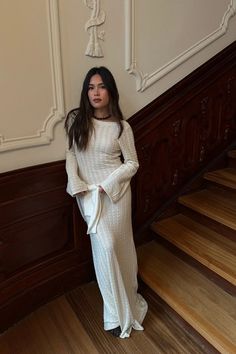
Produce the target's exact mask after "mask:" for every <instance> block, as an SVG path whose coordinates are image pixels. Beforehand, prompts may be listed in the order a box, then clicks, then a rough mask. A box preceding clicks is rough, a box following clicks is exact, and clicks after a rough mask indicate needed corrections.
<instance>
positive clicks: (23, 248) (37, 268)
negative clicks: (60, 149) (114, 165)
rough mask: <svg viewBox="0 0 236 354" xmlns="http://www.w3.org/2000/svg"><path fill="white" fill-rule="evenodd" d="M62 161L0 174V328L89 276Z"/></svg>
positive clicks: (87, 249)
mask: <svg viewBox="0 0 236 354" xmlns="http://www.w3.org/2000/svg"><path fill="white" fill-rule="evenodd" d="M65 187H66V174H65V162H64V161H61V162H60V161H59V162H55V163H50V164H44V165H40V166H34V167H29V168H25V169H22V170H18V171H13V172H9V173H3V174H1V175H0V215H1V218H0V262H1V263H0V313H1V316H0V330H3V329H5V328H6V327H8V326H9V325H11V324H12V323H14V322H15V321H16V320H17V319H19V318H21V317H22V316H24V315H25V314H27V313H29V312H30V311H32V310H34V309H35V308H36V307H38V306H39V305H40V304H42V303H45V302H47V301H48V300H49V299H51V298H53V297H55V296H57V295H59V294H62V293H64V292H65V291H67V290H69V289H72V288H74V287H75V286H78V285H79V284H80V283H82V282H84V281H87V280H89V279H91V276H92V274H93V269H92V263H91V253H90V243H89V239H88V237H87V235H86V229H85V224H84V222H83V220H82V218H81V216H80V214H79V212H78V208H77V205H76V202H75V200H74V199H73V198H71V197H70V196H68V195H67V194H66V191H65Z"/></svg>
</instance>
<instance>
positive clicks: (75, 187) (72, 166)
mask: <svg viewBox="0 0 236 354" xmlns="http://www.w3.org/2000/svg"><path fill="white" fill-rule="evenodd" d="M66 172H67V177H68V182H67V188H66V191H67V193H69V194H70V195H71V196H72V197H75V195H76V194H77V193H80V192H84V191H87V190H88V186H87V184H86V183H85V182H84V181H83V180H82V179H81V178H80V176H79V167H78V162H77V159H76V154H75V149H74V146H72V147H71V149H69V148H67V150H66Z"/></svg>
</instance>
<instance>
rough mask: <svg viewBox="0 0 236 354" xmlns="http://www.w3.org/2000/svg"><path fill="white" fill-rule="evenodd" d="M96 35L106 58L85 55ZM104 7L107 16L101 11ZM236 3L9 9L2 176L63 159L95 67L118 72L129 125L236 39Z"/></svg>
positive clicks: (0, 10) (3, 15)
mask: <svg viewBox="0 0 236 354" xmlns="http://www.w3.org/2000/svg"><path fill="white" fill-rule="evenodd" d="M86 4H87V5H89V4H90V5H97V6H98V9H100V15H101V14H102V11H104V12H105V14H106V19H105V22H104V23H103V24H102V25H100V26H99V27H98V28H96V27H93V29H92V31H94V28H95V31H97V33H100V32H101V31H104V32H105V35H104V41H102V40H100V39H98V41H99V44H100V46H101V49H102V51H103V54H104V57H102V58H94V57H90V56H86V55H85V50H86V47H87V44H88V42H89V38H90V37H89V33H88V32H86V31H85V24H86V23H87V21H88V20H89V19H90V17H91V16H92V9H90V8H89V7H88V6H86ZM99 6H100V7H99ZM235 11H236V0H231V1H230V0H145V1H144V0H113V1H112V0H100V1H99V0H88V1H87V2H86V1H83V0H21V1H17V0H11V1H9V0H1V2H0V42H1V55H0V70H1V75H0V93H1V105H0V172H4V171H9V170H14V169H17V168H21V167H26V166H31V165H35V164H39V163H45V162H51V161H55V160H60V159H63V158H64V149H65V137H64V131H63V123H64V114H65V112H67V111H68V110H70V109H71V108H73V107H74V106H78V102H79V95H80V89H81V84H82V81H83V78H84V75H85V73H86V72H87V70H88V69H89V68H90V67H92V66H100V65H105V66H107V67H108V68H110V69H111V71H112V72H113V74H114V76H115V78H116V81H117V84H118V87H119V91H120V96H121V106H122V109H123V112H124V114H125V116H126V117H127V118H129V117H130V116H131V115H132V114H134V113H135V112H137V111H138V110H139V109H141V108H142V107H144V106H145V105H146V104H148V103H149V102H151V101H152V100H153V99H155V98H156V97H158V96H159V95H160V94H161V93H163V92H164V91H166V90H167V89H168V88H170V87H171V86H172V85H174V84H175V83H176V82H178V81H179V80H181V79H182V78H183V77H185V76H186V75H187V74H189V73H190V72H191V71H193V70H194V69H195V68H197V67H198V66H199V65H201V64H202V63H204V62H205V61H207V60H208V59H209V58H211V57H212V56H213V55H215V54H216V53H217V52H219V51H220V50H222V49H223V48H224V47H226V46H227V45H229V44H230V43H231V42H233V41H235V39H236V16H234V14H235Z"/></svg>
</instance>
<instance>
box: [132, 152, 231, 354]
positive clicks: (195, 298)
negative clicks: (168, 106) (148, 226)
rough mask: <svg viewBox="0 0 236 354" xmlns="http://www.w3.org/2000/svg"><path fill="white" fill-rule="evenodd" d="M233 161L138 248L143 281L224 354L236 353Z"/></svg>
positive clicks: (182, 201)
mask: <svg viewBox="0 0 236 354" xmlns="http://www.w3.org/2000/svg"><path fill="white" fill-rule="evenodd" d="M228 157H229V167H227V168H225V169H221V170H217V171H213V172H208V173H207V174H205V176H204V178H205V180H206V181H207V182H206V183H207V185H206V187H205V188H204V189H202V190H198V191H195V192H192V193H190V194H186V195H183V196H181V197H180V198H179V199H178V203H179V209H180V212H179V213H178V214H176V215H174V216H171V217H168V218H166V219H162V220H158V221H156V222H154V223H153V224H152V230H153V231H154V232H155V235H156V236H155V240H153V241H151V242H149V243H147V244H145V245H142V246H140V247H139V248H138V261H139V275H140V277H141V278H142V280H143V281H144V282H145V283H146V284H147V285H148V286H149V287H150V288H152V290H153V291H154V292H156V294H157V295H159V296H160V297H161V298H162V299H163V300H164V301H165V302H166V303H167V304H168V305H169V306H171V307H172V308H173V309H174V310H175V311H176V312H177V313H178V314H179V315H180V316H181V317H182V318H183V319H184V320H185V321H186V322H188V323H189V324H190V325H191V326H192V327H193V328H194V329H195V330H196V331H197V332H198V333H199V334H200V335H201V336H202V337H204V338H205V339H206V340H207V341H208V342H209V343H210V344H211V345H212V346H213V347H214V348H215V349H216V350H218V351H219V352H220V353H223V354H226V353H227V354H231V353H232V354H233V353H236V164H235V161H236V151H231V152H230V153H229V155H228Z"/></svg>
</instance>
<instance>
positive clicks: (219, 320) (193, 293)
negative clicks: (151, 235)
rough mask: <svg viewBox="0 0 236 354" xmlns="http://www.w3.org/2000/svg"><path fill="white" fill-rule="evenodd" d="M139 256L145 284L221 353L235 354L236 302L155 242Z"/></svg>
mask: <svg viewBox="0 0 236 354" xmlns="http://www.w3.org/2000/svg"><path fill="white" fill-rule="evenodd" d="M137 253H138V262H139V274H140V276H141V278H142V279H143V281H144V282H145V283H146V284H147V285H148V286H149V287H150V288H152V290H153V291H155V292H156V293H157V294H158V295H159V296H160V297H161V298H162V299H163V300H165V301H166V302H167V303H168V305H169V306H171V307H172V308H173V309H174V310H175V311H176V312H177V313H178V314H179V315H180V316H182V318H184V319H185V321H187V322H188V323H189V324H190V325H191V326H192V327H193V328H195V330H197V331H198V332H199V333H200V334H201V335H202V336H203V337H204V338H205V339H206V340H208V342H209V343H211V344H212V345H213V346H214V347H215V348H216V349H217V350H218V351H220V353H222V354H229V353H236V298H235V297H233V296H232V295H230V294H228V293H226V292H224V291H223V290H222V289H221V288H220V287H218V286H217V285H216V284H214V283H213V282H211V281H210V280H208V279H207V278H205V277H204V275H202V274H201V273H200V272H198V271H197V270H196V269H195V268H193V267H191V266H190V265H188V264H186V263H185V262H183V261H182V260H181V259H179V258H178V257H176V256H174V255H173V254H172V253H171V252H169V251H168V250H167V249H165V248H164V247H163V246H161V245H159V244H158V243H157V242H155V241H152V242H149V243H147V244H145V245H143V246H141V247H139V248H138V249H137Z"/></svg>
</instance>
